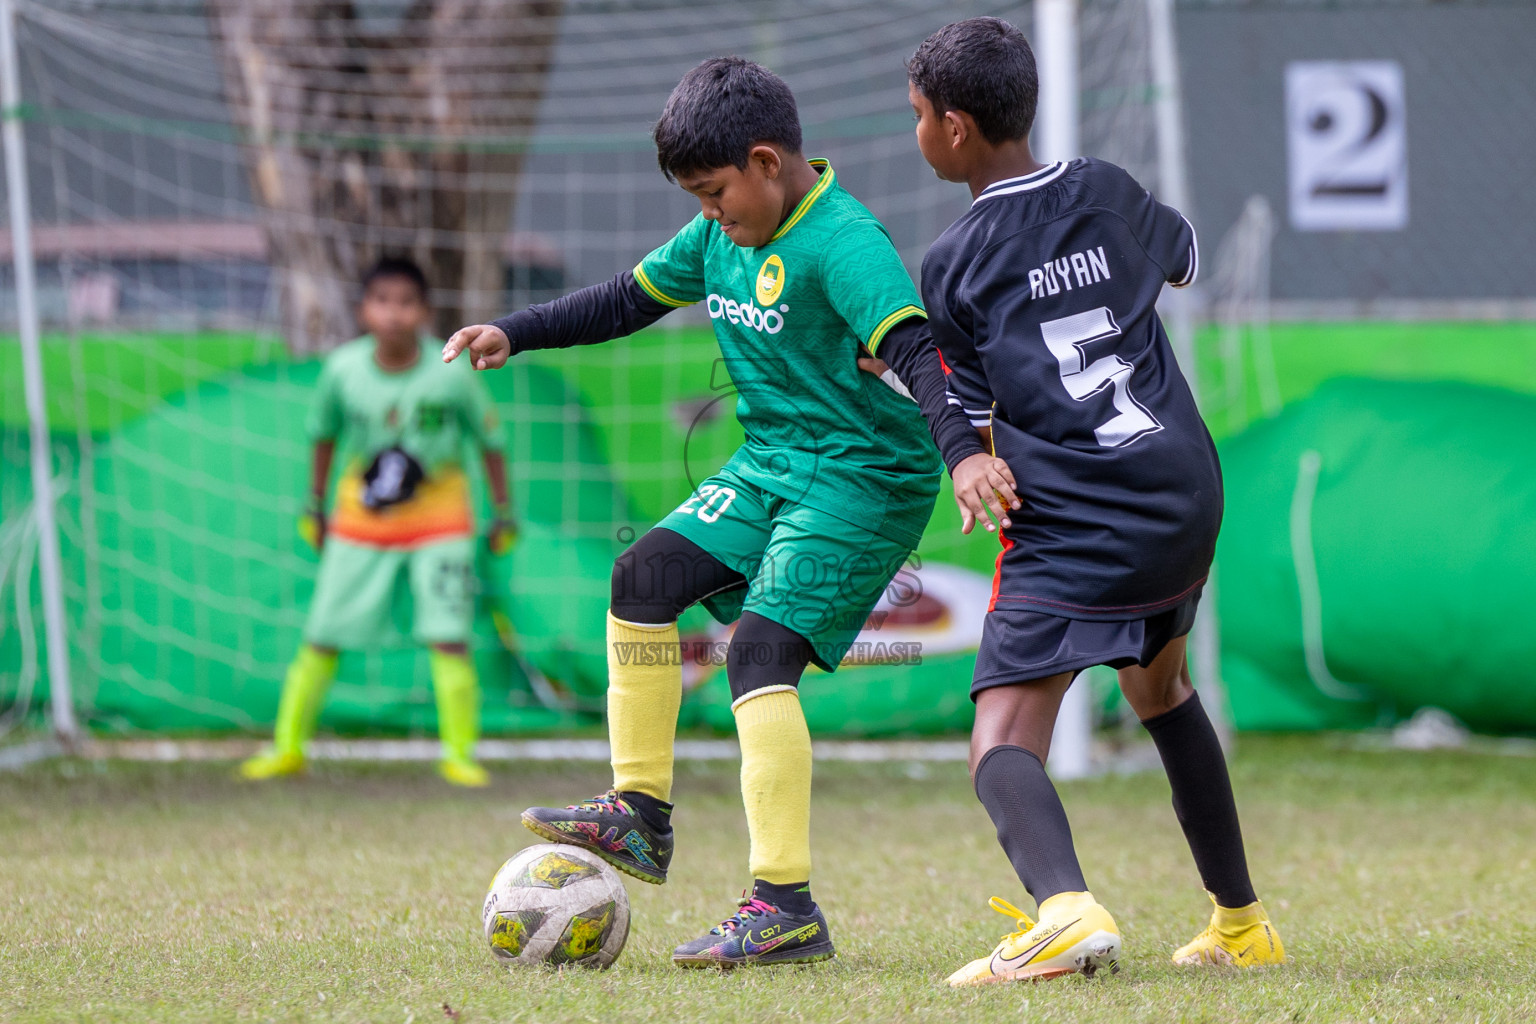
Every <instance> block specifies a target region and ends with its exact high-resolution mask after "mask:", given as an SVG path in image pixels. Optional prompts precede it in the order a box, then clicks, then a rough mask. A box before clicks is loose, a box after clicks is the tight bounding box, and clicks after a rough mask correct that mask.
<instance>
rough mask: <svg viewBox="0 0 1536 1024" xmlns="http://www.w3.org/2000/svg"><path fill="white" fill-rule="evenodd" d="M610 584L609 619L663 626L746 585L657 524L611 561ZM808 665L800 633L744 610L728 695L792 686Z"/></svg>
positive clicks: (730, 651)
mask: <svg viewBox="0 0 1536 1024" xmlns="http://www.w3.org/2000/svg"><path fill="white" fill-rule="evenodd" d="M612 584H613V590H612V604H611V605H610V606H609V607H610V610H611V611H612V612H613V616H614V618H616V619H623V620H624V621H625V622H636V623H640V624H642V625H663V624H665V623H668V622H676V621H677V617H678V616H679V615H681V614H682V613H683V609H685V608H687V607H688V606H689V605H692V604H697V603H698V602H699V601H702V600H703V599H704V598H706V597H709V596H710V595H711V594H718V593H721V592H723V591H727V590H734V589H736V588H738V587H745V586H746V585H747V578H746V577H745V576H743V575H742V574H741V573H739V572H737V571H736V570H734V569H732V568H730V567H728V566H727V565H726V564H725V563H724V562H722V561H720V560H719V559H718V558H716V557H715V556H713V555H711V554H710V553H709V552H708V551H705V550H704V549H703V548H701V547H699V546H698V545H697V544H695V543H694V542H693V541H691V540H689V539H688V538H687V537H684V536H683V535H682V534H680V533H674V532H672V531H671V530H668V529H664V528H662V527H659V526H658V527H656V528H655V529H652V530H651V531H649V532H648V533H646V535H645V536H643V537H641V538H640V539H639V540H637V541H635V543H634V544H632V545H631V546H630V548H629V550H628V551H626V552H624V553H623V554H622V555H620V556H619V557H618V558H617V559H616V560H615V561H614V563H613V580H612ZM810 663H811V644H810V641H808V640H807V639H806V638H805V637H803V636H801V635H800V634H799V633H796V632H795V631H794V630H792V629H790V628H789V627H787V626H782V625H780V624H779V623H777V622H774V621H773V620H772V619H769V618H764V617H763V616H761V615H758V614H757V613H756V612H743V613H742V616H741V621H740V622H738V623H737V624H736V632H735V633H734V634H733V635H732V636H731V643H730V646H729V647H728V648H727V650H726V664H725V671H726V678H727V679H728V680H729V681H730V684H731V698H732V699H733V700H734V699H735V698H737V697H740V696H742V695H743V694H747V693H751V692H752V691H753V690H761V689H762V688H763V687H765V686H795V685H797V684H798V683H799V682H800V676H801V674H802V673H803V672H804V671H805V666H807V665H809V664H810Z"/></svg>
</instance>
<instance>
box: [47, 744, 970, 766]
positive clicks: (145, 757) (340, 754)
mask: <svg viewBox="0 0 1536 1024" xmlns="http://www.w3.org/2000/svg"><path fill="white" fill-rule="evenodd" d="M259 748H260V744H259V743H258V742H257V741H255V740H244V739H229V740H165V739H157V740H93V741H91V742H89V743H87V744H86V745H85V755H86V756H87V757H90V758H94V759H98V760H121V761H237V760H240V759H241V758H244V757H249V756H250V755H252V754H254V753H255V752H256V751H257V750H258V749H259ZM969 749H970V746H969V744H968V743H966V741H964V740H819V741H817V742H815V743H812V744H811V751H812V753H813V755H814V756H815V758H816V760H818V761H862V762H873V763H880V762H907V761H934V762H940V761H942V762H961V763H963V762H964V761H965V759H966V757H967V755H968V752H969ZM440 750H441V748H439V747H438V744H437V741H436V740H431V739H405V740H372V739H358V740H343V739H325V740H316V741H315V742H313V743H311V744H310V748H309V755H310V757H311V758H312V759H314V760H316V761H436V760H437V759H438V758H439V757H440V756H441V753H440ZM676 752H677V759H678V760H679V761H738V760H740V759H741V748H740V747H739V746H738V745H737V744H736V741H735V740H725V739H721V740H679V741H678V742H677V746H676ZM476 754H477V756H478V757H479V758H480V760H482V761H582V762H600V763H607V761H608V756H609V755H608V741H607V740H599V739H537V740H506V739H489V740H482V741H480V743H479V744H478V745H477V746H476ZM42 756H48V755H42Z"/></svg>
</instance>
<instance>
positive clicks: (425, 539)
mask: <svg viewBox="0 0 1536 1024" xmlns="http://www.w3.org/2000/svg"><path fill="white" fill-rule="evenodd" d="M374 347H375V343H374V340H373V338H372V337H370V336H364V337H361V338H358V339H356V340H355V341H350V342H348V343H347V344H345V345H343V346H341V347H340V348H338V349H336V351H334V352H332V353H331V354H330V355H329V356H328V357H327V358H326V360H325V367H324V368H323V369H322V370H321V371H320V382H319V387H318V389H317V390H316V393H315V400H314V404H313V406H311V408H310V414H309V436H310V439H311V440H312V441H335V442H337V443H338V448H339V449H340V455H341V457H340V460H339V461H340V463H341V466H342V471H341V477H340V479H339V480H338V481H337V484H336V502H335V510H334V513H333V516H332V519H331V522H330V524H329V530H330V533H331V534H332V535H333V536H337V537H344V538H346V539H347V540H350V541H353V542H355V543H358V544H363V545H367V546H370V547H377V548H414V547H419V546H421V545H422V544H427V543H430V542H433V541H437V540H443V539H447V538H450V537H461V536H467V535H470V534H472V533H473V532H474V518H473V514H472V511H471V506H470V494H469V481H468V479H467V478H466V477H465V474H464V469H463V462H464V446H465V444H466V443H467V442H470V441H473V442H475V443H476V444H477V445H478V446H479V447H480V448H481V450H492V451H501V450H502V448H503V446H504V444H505V441H504V438H503V436H502V430H501V424H500V420H499V418H498V417H497V414H496V405H495V403H494V402H493V401H492V400H491V396H490V393H489V392H488V391H487V390H486V388H485V383H484V382H483V381H481V380H480V379H479V378H477V377H476V376H475V374H474V371H473V370H472V369H471V368H470V366H469V362H468V360H463V361H461V362H458V363H448V364H445V363H444V362H443V361H442V359H441V358H440V357H439V350H440V349H441V348H442V343H441V342H438V341H433V340H430V339H428V340H425V341H423V343H422V346H421V356H420V358H418V359H417V360H416V362H415V363H413V364H412V365H410V366H408V367H406V368H405V369H403V370H385V369H384V368H382V367H381V366H379V364H378V363H377V362H376V361H375V360H374V358H373V353H374ZM390 448H398V449H400V450H402V451H404V452H405V453H406V454H408V455H410V457H411V458H412V459H414V460H415V461H416V463H417V464H418V465H419V466H420V467H421V470H422V472H423V477H422V479H421V481H420V482H419V483H417V484H416V486H415V488H414V490H413V491H412V493H411V494H410V496H409V497H408V498H407V499H405V500H403V501H400V502H399V503H397V504H391V505H389V506H387V507H384V508H369V507H367V505H366V504H365V503H364V501H363V492H364V481H363V474H364V472H365V471H366V470H367V468H368V466H369V465H370V464H372V463H373V461H374V460H375V459H376V458H378V456H379V454H380V453H381V452H384V451H385V450H387V449H390Z"/></svg>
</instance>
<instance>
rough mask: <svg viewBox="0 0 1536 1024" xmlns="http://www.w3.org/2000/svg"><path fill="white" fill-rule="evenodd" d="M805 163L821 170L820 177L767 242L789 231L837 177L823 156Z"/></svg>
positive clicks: (781, 236) (773, 240) (776, 239)
mask: <svg viewBox="0 0 1536 1024" xmlns="http://www.w3.org/2000/svg"><path fill="white" fill-rule="evenodd" d="M806 163H808V164H810V165H811V166H812V167H815V168H816V169H818V170H819V171H821V177H819V178H818V179H817V181H816V184H815V185H814V186H812V187H811V190H810V191H809V192H807V193H806V194H805V195H804V196H802V197H801V198H800V201H799V202H798V203H796V204H795V208H794V210H793V211H791V212H790V215H789V219H788V220H786V221H785V222H784V223H783V224H781V225H779V230H777V231H775V232H774V233H773V237H772V238H770V239H768V241H769V242H777V241H778V240H779V239H781V238H783V237H784V236H785V235H786V234H788V233H789V229H790V228H792V227H794V226H795V225H796V224H798V223H800V218H801V217H804V216H805V215H806V213H807V212H808V211H809V210H810V208H811V207H812V206H814V205H816V200H818V199H820V198H821V197H822V196H823V195H825V194H826V192H827V189H829V188H831V187H832V182H833V180H834V179H835V178H836V177H837V172H836V171H834V170H832V165H831V164H830V163H828V162H827V160H826V159H824V158H823V157H819V156H818V157H816V158H814V159H812V160H807V161H806Z"/></svg>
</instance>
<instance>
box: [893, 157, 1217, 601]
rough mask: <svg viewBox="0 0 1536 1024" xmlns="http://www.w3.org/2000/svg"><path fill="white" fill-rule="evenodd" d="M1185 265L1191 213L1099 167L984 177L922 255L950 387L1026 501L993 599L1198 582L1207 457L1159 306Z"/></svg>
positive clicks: (1209, 504) (1173, 587)
mask: <svg viewBox="0 0 1536 1024" xmlns="http://www.w3.org/2000/svg"><path fill="white" fill-rule="evenodd" d="M1198 260H1199V257H1198V253H1197V250H1196V243H1195V233H1194V229H1193V228H1192V227H1191V226H1190V225H1189V222H1188V221H1186V220H1185V219H1184V218H1183V217H1182V216H1180V214H1179V213H1178V212H1177V211H1175V210H1173V209H1172V208H1170V207H1167V206H1164V205H1162V204H1161V203H1159V202H1157V201H1156V200H1155V199H1153V198H1152V196H1151V194H1150V193H1148V192H1147V190H1146V189H1144V188H1142V187H1141V186H1140V185H1138V184H1137V183H1136V181H1135V180H1134V179H1133V178H1132V177H1131V176H1130V175H1129V174H1127V173H1126V172H1125V171H1124V170H1122V169H1121V168H1119V167H1116V166H1115V165H1114V164H1109V163H1105V162H1104V161H1102V160H1073V161H1071V162H1070V163H1055V164H1051V165H1050V166H1048V167H1045V168H1043V169H1041V170H1039V171H1037V172H1035V173H1034V174H1031V175H1028V176H1025V177H1022V178H1012V179H1009V180H1006V181H1000V182H997V183H996V184H994V185H992V186H990V187H988V188H987V189H985V190H984V191H983V192H982V193H981V194H980V195H979V196H977V198H976V201H975V202H974V203H973V204H972V205H971V209H970V211H969V212H968V213H966V214H965V216H963V217H961V218H960V219H959V220H957V221H956V222H955V223H954V224H952V225H950V227H949V228H948V230H946V231H945V232H944V234H943V235H942V236H940V238H939V240H938V241H937V242H935V243H934V245H933V248H932V249H930V250H929V251H928V255H927V257H926V258H925V259H924V260H923V299H924V301H925V303H926V304H927V307H928V315H929V317H930V318H931V325H932V329H933V336H934V341H935V342H936V343H937V344H938V347H939V350H940V352H941V353H942V355H943V357H944V360H945V362H946V363H947V364H948V367H949V369H950V370H951V373H950V374H949V377H948V380H949V387H950V390H951V392H952V393H953V394H954V395H955V397H956V398H957V399H958V400H959V402H960V405H961V406H962V407H963V408H964V409H965V410H966V412H967V414H969V415H970V416H971V418H972V422H973V423H975V424H976V425H978V426H985V425H988V424H990V425H991V427H992V437H993V443H994V446H995V449H996V453H997V455H998V456H1000V457H1002V458H1004V459H1006V460H1007V461H1008V464H1009V466H1010V467H1011V468H1012V469H1013V474H1014V476H1015V478H1016V479H1017V481H1018V493H1019V497H1020V498H1021V499H1022V500H1023V501H1024V502H1025V507H1024V508H1023V509H1022V510H1021V511H1020V512H1018V513H1015V514H1013V515H1012V517H1011V518H1012V520H1013V526H1012V527H1011V528H1010V529H1008V530H1006V531H1005V532H1004V535H1003V552H1002V554H1000V555H999V557H998V576H997V579H996V580H995V582H994V587H993V607H994V608H998V607H1021V608H1034V609H1035V610H1038V611H1044V612H1050V613H1052V614H1056V615H1061V616H1064V617H1067V618H1078V619H1132V618H1142V617H1144V616H1147V615H1151V614H1153V613H1156V612H1159V611H1162V610H1164V609H1167V608H1171V607H1173V606H1174V605H1176V604H1179V603H1180V602H1182V601H1184V600H1185V599H1187V598H1188V597H1189V596H1190V595H1191V594H1193V593H1195V592H1196V591H1197V590H1198V589H1199V587H1200V586H1201V584H1202V583H1203V582H1204V580H1205V577H1206V574H1207V573H1208V571H1209V569H1210V564H1211V559H1212V557H1213V555H1214V553H1215V546H1216V533H1217V531H1218V529H1219V528H1220V525H1221V512H1222V492H1221V467H1220V465H1219V464H1218V462H1217V459H1216V448H1215V445H1214V444H1213V443H1212V442H1211V436H1210V433H1209V432H1208V431H1207V430H1206V429H1205V423H1204V421H1203V420H1202V419H1201V418H1200V412H1199V410H1198V409H1197V408H1196V407H1195V400H1194V396H1193V395H1192V394H1191V392H1190V389H1189V385H1188V384H1187V383H1186V382H1185V380H1184V377H1183V375H1182V374H1181V373H1180V371H1179V367H1178V364H1177V362H1176V361H1175V360H1174V356H1173V350H1172V348H1171V347H1170V345H1169V344H1168V336H1167V334H1166V333H1165V332H1164V330H1163V325H1162V321H1161V320H1160V319H1159V318H1158V315H1157V310H1156V303H1157V299H1158V295H1159V294H1160V292H1161V291H1162V287H1163V285H1164V284H1165V283H1169V284H1173V285H1175V286H1182V285H1187V284H1189V283H1191V282H1192V281H1193V280H1194V279H1195V274H1196V272H1197V269H1198Z"/></svg>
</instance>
